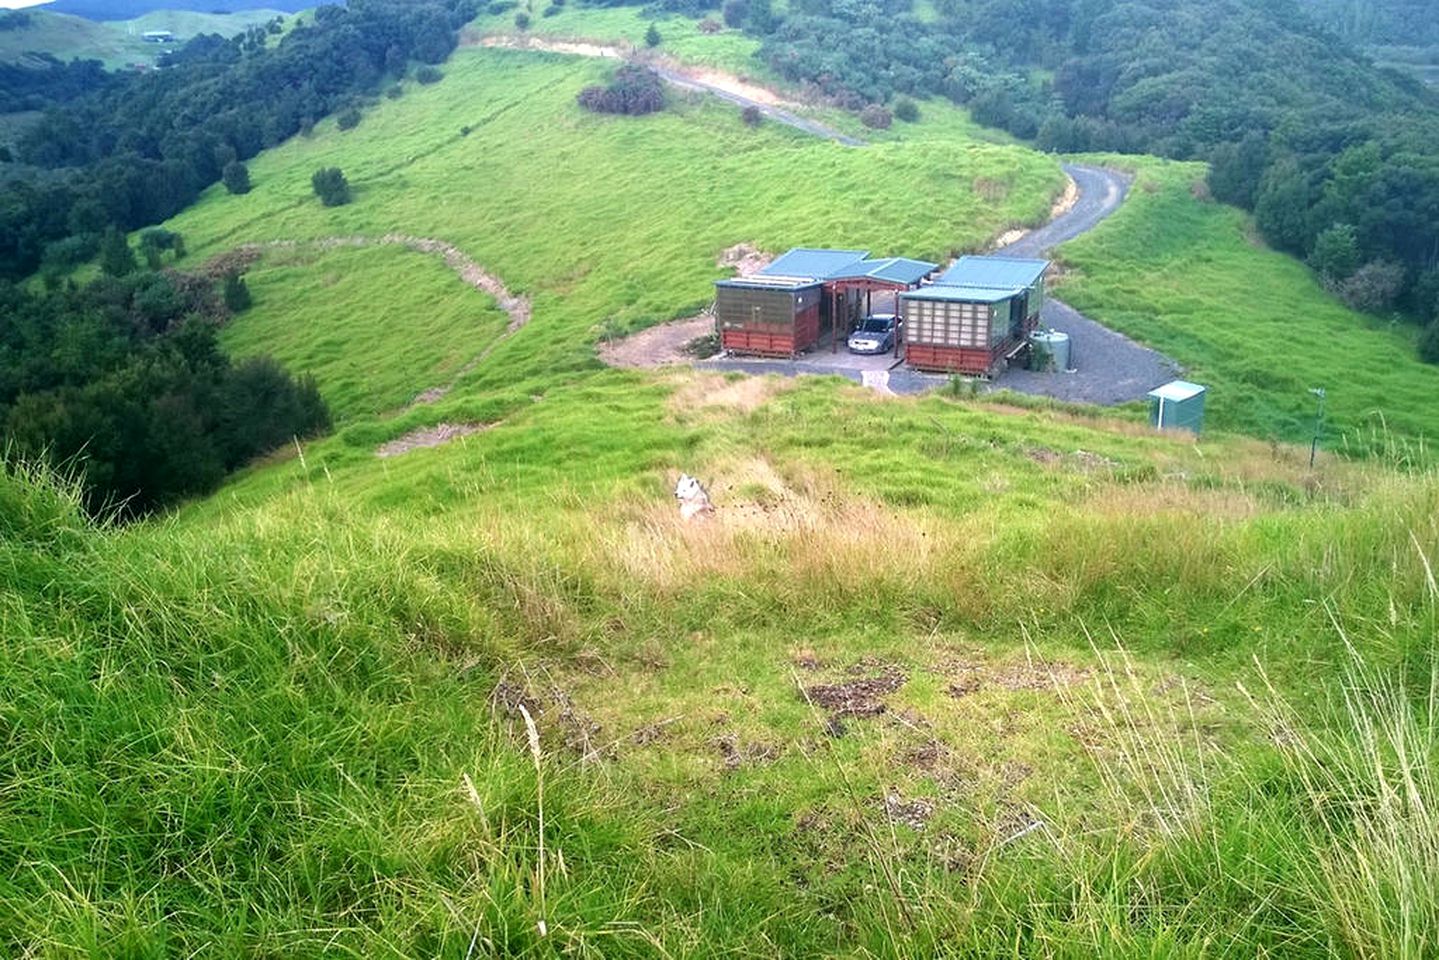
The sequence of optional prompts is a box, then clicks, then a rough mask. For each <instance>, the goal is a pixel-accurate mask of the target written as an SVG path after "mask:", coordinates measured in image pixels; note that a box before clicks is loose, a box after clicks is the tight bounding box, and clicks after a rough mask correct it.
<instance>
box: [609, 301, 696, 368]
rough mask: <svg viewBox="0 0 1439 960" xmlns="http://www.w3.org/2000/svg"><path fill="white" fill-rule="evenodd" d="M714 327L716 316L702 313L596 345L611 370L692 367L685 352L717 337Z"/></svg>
mask: <svg viewBox="0 0 1439 960" xmlns="http://www.w3.org/2000/svg"><path fill="white" fill-rule="evenodd" d="M714 324H715V318H714V315H713V314H709V313H701V314H698V315H697V316H693V317H689V318H687V319H685V320H674V321H671V322H670V323H662V324H660V325H659V326H657V327H650V328H649V329H648V330H641V331H640V332H639V333H633V334H630V335H629V336H628V337H621V338H620V339H618V340H601V341H600V342H599V343H597V344H596V345H595V351H596V352H597V353H598V354H599V355H600V360H601V361H603V362H604V363H607V364H609V365H610V366H612V367H629V368H640V369H643V368H647V367H662V366H666V365H668V364H675V363H690V362H691V361H693V360H694V355H693V354H692V353H689V352H687V351H686V349H685V348H686V347H688V346H689V345H690V344H691V343H693V342H694V341H696V340H699V339H702V338H704V337H706V336H708V335H710V334H712V333H714Z"/></svg>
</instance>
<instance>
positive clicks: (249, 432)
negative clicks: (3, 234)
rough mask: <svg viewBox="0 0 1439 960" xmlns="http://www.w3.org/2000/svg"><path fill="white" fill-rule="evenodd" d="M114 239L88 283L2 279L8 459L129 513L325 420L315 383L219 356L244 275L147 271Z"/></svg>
mask: <svg viewBox="0 0 1439 960" xmlns="http://www.w3.org/2000/svg"><path fill="white" fill-rule="evenodd" d="M168 236H169V238H170V239H171V241H172V248H173V240H174V238H175V237H176V236H177V235H176V234H168ZM103 245H104V246H105V248H106V251H105V254H104V256H103V265H104V267H105V270H106V275H105V276H103V277H101V278H99V279H96V280H93V281H91V282H90V283H88V284H86V285H84V286H77V285H75V284H71V283H67V284H63V285H61V286H60V287H59V288H57V289H55V290H53V291H49V292H35V291H30V290H27V289H26V288H24V287H21V286H16V285H14V284H10V283H6V282H4V281H0V428H3V431H4V434H5V437H6V446H7V450H6V453H7V455H17V454H18V455H20V456H27V457H42V456H43V457H47V458H49V459H50V460H51V461H52V462H53V463H55V464H56V465H58V466H60V467H61V468H62V469H64V470H67V471H74V472H78V473H79V474H80V476H81V477H82V478H83V480H84V486H85V490H86V498H87V503H88V506H89V507H90V509H91V510H92V511H93V512H95V513H97V514H107V515H109V514H116V515H118V516H120V517H122V518H124V517H131V516H136V515H139V514H142V513H145V512H147V511H150V510H153V509H154V508H156V507H159V506H163V505H166V504H169V503H173V502H175V501H176V500H178V499H180V498H181V497H185V496H189V495H193V494H198V493H205V492H207V491H209V490H211V489H213V488H214V487H215V486H216V484H218V483H219V482H220V480H221V478H223V477H224V475H225V474H226V472H228V471H230V470H233V469H235V468H236V467H239V466H242V465H244V464H245V463H246V462H248V461H249V460H251V459H252V458H254V457H256V456H258V455H260V454H262V453H265V452H267V451H269V450H272V449H274V448H275V447H277V446H279V445H281V444H284V443H286V442H288V441H289V440H290V438H292V437H306V436H311V435H314V434H317V433H320V432H323V431H324V430H326V429H328V427H329V425H330V417H329V413H328V411H327V409H326V407H325V404H324V401H323V400H321V398H320V394H319V391H318V389H317V387H316V385H315V383H314V381H313V380H311V379H309V378H300V379H298V380H297V379H295V378H293V377H291V376H290V375H289V374H288V373H286V372H285V370H283V369H282V368H281V367H280V366H279V365H278V364H276V363H275V362H274V361H272V360H269V359H266V358H255V359H250V360H246V361H243V362H241V363H238V364H236V363H231V362H230V360H229V359H227V358H226V356H225V355H224V354H223V353H222V352H221V350H220V348H219V345H218V343H217V341H216V337H215V332H216V330H217V328H218V326H219V324H221V323H223V322H224V321H225V320H226V319H227V318H228V316H229V313H230V310H231V309H232V308H233V307H239V308H241V309H243V307H244V306H245V305H246V304H247V303H248V291H246V292H245V294H244V299H243V300H239V301H237V300H235V299H234V296H235V294H234V289H235V288H236V285H237V284H238V285H239V286H238V289H240V290H243V280H242V279H241V278H239V277H238V276H237V275H235V274H233V273H232V274H228V275H226V276H225V277H223V278H217V277H214V276H210V275H207V274H205V273H203V272H201V273H181V272H178V271H176V270H174V269H173V268H166V269H163V270H150V269H144V268H142V267H141V266H140V264H139V262H138V260H137V258H136V256H135V253H134V251H133V250H131V249H130V248H129V246H128V244H126V242H125V238H124V236H123V235H121V234H119V233H117V232H116V233H111V234H109V235H107V237H106V239H105V240H104V241H103ZM221 283H223V286H224V294H225V296H224V299H223V300H222V298H221V293H220V291H219V290H218V289H217V286H218V285H219V284H221ZM227 303H229V304H230V305H229V306H227Z"/></svg>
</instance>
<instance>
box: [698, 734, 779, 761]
mask: <svg viewBox="0 0 1439 960" xmlns="http://www.w3.org/2000/svg"><path fill="white" fill-rule="evenodd" d="M711 742H712V743H713V744H714V747H715V749H717V750H718V751H719V753H720V756H721V757H723V758H724V765H725V769H726V770H738V769H739V768H740V767H743V766H745V765H747V764H757V763H770V762H773V761H774V760H776V759H778V758H779V755H780V752H781V751H780V748H779V747H777V746H775V745H774V744H772V743H760V742H757V741H748V742H746V741H741V740H740V738H739V737H738V736H737V735H735V734H733V733H726V734H723V735H722V736H718V737H716V738H715V739H714V740H713V741H711Z"/></svg>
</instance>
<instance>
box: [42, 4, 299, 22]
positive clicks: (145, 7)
mask: <svg viewBox="0 0 1439 960" xmlns="http://www.w3.org/2000/svg"><path fill="white" fill-rule="evenodd" d="M313 6H315V3H314V2H313V0H55V2H54V3H47V4H45V5H44V6H42V7H38V8H37V9H39V10H44V11H47V12H49V13H68V14H70V15H71V16H75V17H84V18H86V19H87V20H101V21H111V20H133V19H135V18H136V17H140V16H144V15H145V14H147V13H154V12H156V11H182V12H190V13H221V14H224V13H242V12H249V11H257V10H266V11H268V10H279V11H282V12H284V13H298V12H299V11H301V10H306V9H308V8H310V7H313Z"/></svg>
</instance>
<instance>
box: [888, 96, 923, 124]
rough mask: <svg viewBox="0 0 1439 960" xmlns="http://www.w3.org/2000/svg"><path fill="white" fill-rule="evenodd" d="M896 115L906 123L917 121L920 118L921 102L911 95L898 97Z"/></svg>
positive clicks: (896, 99) (895, 104)
mask: <svg viewBox="0 0 1439 960" xmlns="http://www.w3.org/2000/svg"><path fill="white" fill-rule="evenodd" d="M894 115H895V116H896V117H897V118H899V119H900V120H903V121H904V122H905V123H915V122H916V121H918V120H919V104H917V103H915V102H914V101H913V100H911V99H910V98H909V97H896V98H895V101H894Z"/></svg>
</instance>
